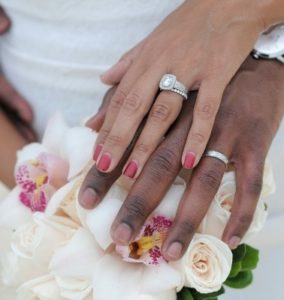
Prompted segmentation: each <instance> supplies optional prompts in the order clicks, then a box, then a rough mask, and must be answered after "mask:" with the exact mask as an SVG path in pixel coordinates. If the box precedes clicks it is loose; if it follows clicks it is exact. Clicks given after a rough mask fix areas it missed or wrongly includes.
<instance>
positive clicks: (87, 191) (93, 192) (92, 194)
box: [79, 122, 145, 209]
mask: <svg viewBox="0 0 284 300" xmlns="http://www.w3.org/2000/svg"><path fill="white" fill-rule="evenodd" d="M144 125H145V122H142V123H141V125H140V126H139V128H138V130H137V133H136V135H135V137H134V139H133V142H132V143H131V144H130V145H129V147H128V148H127V149H126V151H125V153H124V155H123V157H122V159H121V161H120V162H119V164H118V165H117V167H116V168H115V169H114V170H113V171H112V172H110V173H107V174H106V173H101V172H100V171H99V170H98V169H97V167H96V166H95V165H94V166H93V167H92V168H91V169H90V171H89V172H88V174H87V176H86V178H85V180H84V182H83V184H82V186H81V189H80V192H79V203H80V205H81V206H82V207H84V208H86V209H92V208H94V207H96V206H97V205H98V204H99V203H100V202H101V200H102V199H103V197H104V196H105V194H106V193H107V192H108V190H109V189H110V188H111V186H112V185H113V183H114V182H115V181H116V180H117V179H118V178H119V177H120V175H121V171H122V168H123V166H124V164H125V162H126V160H127V158H128V156H129V154H130V152H131V151H132V149H133V145H134V144H135V142H136V141H137V138H138V136H139V134H140V132H141V130H142V129H143V126H144Z"/></svg>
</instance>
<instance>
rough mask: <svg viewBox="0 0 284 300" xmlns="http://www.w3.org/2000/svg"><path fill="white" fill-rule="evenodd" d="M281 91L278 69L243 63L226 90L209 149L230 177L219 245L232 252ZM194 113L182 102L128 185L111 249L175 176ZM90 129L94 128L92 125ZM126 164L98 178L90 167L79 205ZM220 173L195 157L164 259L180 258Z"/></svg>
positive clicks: (279, 110) (257, 186)
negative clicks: (230, 195)
mask: <svg viewBox="0 0 284 300" xmlns="http://www.w3.org/2000/svg"><path fill="white" fill-rule="evenodd" d="M283 87H284V68H283V66H282V65H280V64H279V63H277V62H274V61H256V60H253V59H252V58H248V59H247V60H246V61H245V63H244V64H243V66H242V67H241V69H240V71H239V72H238V73H237V75H236V76H235V77H234V78H233V80H232V82H231V83H230V85H229V86H228V87H227V89H226V91H225V93H224V96H223V100H222V104H221V107H220V110H219V112H218V114H217V117H216V121H215V125H214V128H213V131H212V135H211V138H210V141H209V144H208V147H209V148H210V149H213V150H216V151H220V152H222V153H224V154H225V155H226V156H227V157H228V158H229V159H230V161H231V163H232V164H233V165H234V167H235V170H236V179H237V193H236V197H235V199H234V205H233V209H232V215H231V219H230V221H229V223H228V225H227V227H226V229H225V231H224V234H223V240H224V241H225V242H226V243H228V244H229V245H230V247H231V248H235V247H237V245H238V243H239V242H240V240H241V239H242V237H243V236H244V234H245V232H246V231H247V229H248V228H249V225H250V223H251V221H252V218H253V214H254V210H255V207H256V204H257V201H258V199H259V195H260V191H261V185H262V175H263V165H264V161H265V157H266V155H267V152H268V149H269V147H270V145H271V143H272V140H273V137H274V136H275V134H276V132H277V129H278V127H279V124H280V122H281V120H282V118H283V114H284V101H283V99H284V88H283ZM193 96H194V95H193ZM192 100H194V97H192ZM107 102H108V101H105V103H107ZM193 106H194V102H193V101H192V102H186V103H184V105H183V109H182V113H181V114H180V116H179V117H178V119H177V121H176V122H175V124H174V125H173V126H172V127H171V129H170V130H169V132H168V134H167V135H166V137H165V139H164V140H163V141H162V142H161V144H160V145H159V147H158V148H157V149H156V150H155V151H154V153H153V154H152V155H151V157H150V159H149V160H148V162H147V163H146V165H145V168H144V169H143V171H142V173H141V176H140V177H139V178H138V179H137V180H136V181H135V183H134V185H133V187H132V189H131V191H130V192H129V194H128V197H127V199H126V201H125V202H124V205H123V207H122V208H121V210H120V212H119V214H118V216H117V217H116V220H115V221H114V223H113V227H112V236H113V239H114V241H115V242H117V243H122V244H127V243H128V242H129V241H130V240H131V239H133V238H134V237H135V236H136V235H137V234H138V233H139V231H140V229H141V226H142V225H143V223H144V221H145V220H146V219H147V217H148V216H149V214H150V213H151V212H152V211H153V210H154V209H155V207H157V206H158V204H159V203H160V201H161V199H162V198H163V196H164V195H165V193H166V192H167V190H168V188H169V186H170V185H171V184H172V182H173V181H174V179H175V178H176V176H177V174H178V173H179V171H180V170H181V167H182V166H181V163H180V159H181V156H182V151H183V147H184V141H185V137H186V135H187V131H188V129H189V127H190V123H191V119H192V111H193ZM104 109H105V106H104ZM92 122H93V124H94V122H95V120H94V119H93V120H92ZM90 125H91V123H90ZM98 129H99V128H98ZM130 150H131V149H128V153H130ZM126 160H127V155H126V156H124V158H123V160H122V161H121V162H120V164H119V165H118V167H117V168H116V169H115V170H114V171H112V172H110V173H108V174H103V173H101V172H99V171H98V169H97V168H96V167H95V166H94V167H93V168H92V169H91V170H90V172H89V174H88V175H87V177H86V179H85V182H84V184H83V186H82V188H81V191H80V196H79V201H80V203H81V205H82V206H84V207H85V208H89V209H90V208H94V207H95V206H96V205H98V204H99V202H100V201H101V200H102V199H103V197H104V195H105V194H106V192H107V191H108V189H109V188H110V187H111V185H112V184H113V183H114V181H115V180H116V179H117V178H118V177H119V176H120V174H121V170H122V167H123V163H124V162H125V161H126ZM224 172H225V167H224V164H223V163H222V162H220V161H218V160H216V159H214V158H211V157H204V158H202V160H201V163H200V164H199V165H198V167H197V168H196V169H195V170H194V171H193V175H192V178H191V180H190V181H189V182H188V186H187V189H186V191H185V193H184V195H183V198H182V200H181V202H180V205H179V209H178V213H177V215H176V219H175V222H174V225H173V227H172V230H171V232H170V234H169V236H168V238H167V240H166V241H165V243H164V246H163V254H164V256H165V257H166V258H167V259H169V260H175V259H178V258H180V257H181V256H182V255H183V253H184V251H185V250H186V248H187V246H188V244H189V243H190V240H191V238H192V236H193V234H194V232H195V230H196V229H197V227H198V226H199V224H200V222H201V220H202V219H203V217H204V215H205V214H206V212H207V210H208V208H209V206H210V203H211V201H212V199H213V197H214V195H215V194H216V192H217V190H218V188H219V184H220V182H221V179H222V177H223V174H224ZM172 245H173V247H171V246H172Z"/></svg>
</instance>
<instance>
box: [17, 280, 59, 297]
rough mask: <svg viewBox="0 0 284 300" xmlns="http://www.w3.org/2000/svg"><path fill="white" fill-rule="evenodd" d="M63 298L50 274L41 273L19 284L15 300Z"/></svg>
mask: <svg viewBox="0 0 284 300" xmlns="http://www.w3.org/2000/svg"><path fill="white" fill-rule="evenodd" d="M33 299H37V300H65V299H64V298H62V297H61V296H60V291H59V288H58V286H57V283H56V281H55V279H54V278H53V276H52V275H50V274H49V275H43V276H41V277H38V278H35V279H33V280H30V281H28V282H26V283H25V284H23V285H22V286H20V288H19V289H18V291H17V300H33Z"/></svg>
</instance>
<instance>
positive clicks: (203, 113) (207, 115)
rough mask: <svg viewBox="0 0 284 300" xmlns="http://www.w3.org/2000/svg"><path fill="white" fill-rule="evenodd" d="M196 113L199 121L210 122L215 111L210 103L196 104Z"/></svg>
mask: <svg viewBox="0 0 284 300" xmlns="http://www.w3.org/2000/svg"><path fill="white" fill-rule="evenodd" d="M196 112H197V115H198V117H199V118H200V119H201V120H210V119H212V118H213V117H214V116H215V113H216V109H215V107H214V105H213V104H212V103H210V102H206V103H201V104H197V108H196Z"/></svg>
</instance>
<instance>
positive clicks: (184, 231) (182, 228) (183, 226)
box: [178, 220, 196, 235]
mask: <svg viewBox="0 0 284 300" xmlns="http://www.w3.org/2000/svg"><path fill="white" fill-rule="evenodd" d="M178 230H179V232H180V235H188V234H191V233H194V232H195V230H196V226H195V224H194V223H193V222H191V221H190V220H184V221H182V222H180V223H179V224H178Z"/></svg>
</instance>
